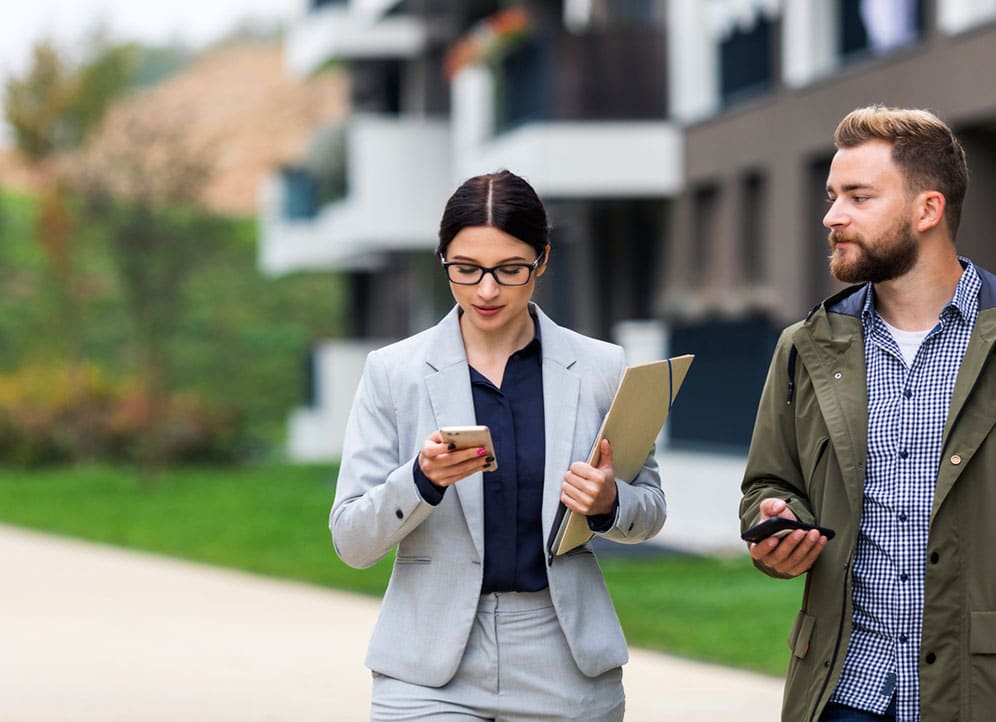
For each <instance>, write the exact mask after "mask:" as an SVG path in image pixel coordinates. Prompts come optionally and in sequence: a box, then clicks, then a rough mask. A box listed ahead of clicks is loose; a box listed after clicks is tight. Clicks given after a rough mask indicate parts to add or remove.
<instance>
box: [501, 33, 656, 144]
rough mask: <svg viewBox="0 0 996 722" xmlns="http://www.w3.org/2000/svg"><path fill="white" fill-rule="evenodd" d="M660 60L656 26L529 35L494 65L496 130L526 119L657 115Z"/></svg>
mask: <svg viewBox="0 0 996 722" xmlns="http://www.w3.org/2000/svg"><path fill="white" fill-rule="evenodd" d="M666 63H667V61H666V48H665V40H664V33H663V31H660V30H654V29H647V28H638V27H617V28H613V29H612V30H611V31H594V32H590V33H585V34H582V35H574V34H569V33H563V32H557V33H541V34H538V35H535V36H533V37H531V38H529V39H527V40H525V41H523V42H522V43H521V44H520V45H518V46H517V47H516V48H515V49H513V50H512V51H510V52H509V53H508V54H507V55H506V56H505V57H503V58H502V59H501V61H500V62H499V64H498V67H497V72H496V78H495V81H496V103H495V106H496V124H495V125H496V128H497V130H498V131H499V132H500V131H505V130H508V129H510V128H513V127H515V126H518V125H521V124H523V123H527V122H531V121H557V120H663V119H664V118H666V117H667V113H668V107H667V65H666Z"/></svg>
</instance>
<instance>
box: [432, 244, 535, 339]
mask: <svg viewBox="0 0 996 722" xmlns="http://www.w3.org/2000/svg"><path fill="white" fill-rule="evenodd" d="M547 249H548V250H547V256H549V246H547ZM536 255H537V254H536V250H535V249H534V248H533V247H532V246H530V245H529V244H528V243H525V242H523V241H520V240H519V239H518V238H516V237H515V236H511V235H509V234H508V233H505V232H504V231H500V230H498V229H497V228H493V227H491V226H470V227H467V228H464V229H463V230H461V231H460V232H459V233H457V234H456V235H455V236H454V237H453V240H452V241H450V244H449V246H447V248H446V255H445V259H444V260H446V261H448V262H453V261H457V262H461V263H467V264H474V265H477V266H483V267H485V268H493V267H494V266H500V265H503V264H506V263H532V262H533V261H535V260H536ZM546 264H547V258H546V257H545V258H544V259H543V262H542V263H540V265H538V266H537V267H536V270H535V271H534V272H533V273H532V275H531V276H530V278H529V281H528V282H526V283H525V284H524V285H522V286H507V285H502V284H499V283H498V282H497V281H496V280H495V276H494V274H491V273H485V274H484V277H483V278H481V280H480V282H478V283H476V284H474V285H472V286H464V285H460V284H457V283H453V282H450V291H452V293H453V298H454V299H456V302H457V304H459V306H460V308H461V309H462V310H463V322H464V323H469V324H471V325H472V326H473V327H474V328H476V329H478V330H479V331H481V332H483V333H500V332H502V331H504V330H507V329H510V328H514V327H515V324H517V323H521V322H522V319H523V317H524V315H525V314H527V313H528V310H527V307H528V304H529V300H530V299H531V298H532V295H533V289H534V288H535V287H536V278H537V276H542V275H543V273H544V272H545V271H546ZM495 273H497V274H498V275H499V276H501V275H502V273H501V271H495Z"/></svg>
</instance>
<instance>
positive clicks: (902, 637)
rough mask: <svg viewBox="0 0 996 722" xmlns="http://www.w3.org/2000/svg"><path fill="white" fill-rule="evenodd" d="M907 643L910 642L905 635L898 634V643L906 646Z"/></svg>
mask: <svg viewBox="0 0 996 722" xmlns="http://www.w3.org/2000/svg"><path fill="white" fill-rule="evenodd" d="M908 641H910V638H909V637H907V636H906V635H905V634H900V635H899V643H900V644H906V643H907V642H908Z"/></svg>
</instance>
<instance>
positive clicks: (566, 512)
mask: <svg viewBox="0 0 996 722" xmlns="http://www.w3.org/2000/svg"><path fill="white" fill-rule="evenodd" d="M694 358H695V356H693V355H692V354H686V355H684V356H675V357H674V358H669V359H664V360H663V361H651V362H650V363H644V364H637V365H635V366H629V367H627V368H626V370H625V372H624V373H623V377H622V381H621V382H620V383H619V388H618V389H616V395H615V397H614V398H613V400H612V405H611V406H610V407H609V413H607V414H606V415H605V419H603V420H602V427H601V428H600V429H599V431H598V434H597V435H596V436H595V441H594V442H593V443H592V446H591V452H590V453H589V455H588V463H589V464H591V465H592V466H598V459H599V455H600V452H599V447H600V444H601V441H602V439H608V440H609V443H610V444H611V445H612V464H613V467H614V469H615V474H616V478H617V479H621V480H622V481H625V482H626V483H629V482H632V481H633V479H635V478H636V476H637V475H638V474H639V473H640V470H641V469H643V463H644V462H645V461H646V460H647V454H649V453H650V451H651V450H652V449H653V448H654V444H655V442H656V441H657V437H658V435H659V434H660V432H661V429H662V428H663V427H664V422H665V421H666V420H667V415H668V412H669V411H670V410H671V405H672V404H673V403H674V397H675V396H677V395H678V389H680V388H681V383H682V382H683V381H684V380H685V375H686V374H687V373H688V367H689V366H691V365H692V360H693V359H694ZM592 536H593V532H592V531H591V530H590V529H589V528H588V519H587V517H585V516H584V515H582V514H576V513H574V512H573V511H571V510H570V509H568V508H567V507H566V506H564V504H563V503H561V504H560V508H559V509H558V510H557V517H556V520H555V521H554V524H553V529H552V530H551V531H550V538H549V540H548V542H547V552H548V556H549V561H551V562H552V561H553V557H554V556H556V555H560V554H564V553H565V552H568V551H570V550H571V549H574V548H575V547H578V546H581V545H582V544H584V543H585V542H587V541H588V540H589V539H591V537H592Z"/></svg>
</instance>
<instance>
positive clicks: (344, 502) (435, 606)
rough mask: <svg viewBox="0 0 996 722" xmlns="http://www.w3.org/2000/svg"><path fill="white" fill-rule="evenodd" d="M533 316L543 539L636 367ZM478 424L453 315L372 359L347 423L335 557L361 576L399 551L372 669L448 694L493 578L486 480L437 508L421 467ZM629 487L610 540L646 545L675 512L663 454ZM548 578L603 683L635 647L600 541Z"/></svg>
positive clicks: (577, 650) (612, 349) (581, 653)
mask: <svg viewBox="0 0 996 722" xmlns="http://www.w3.org/2000/svg"><path fill="white" fill-rule="evenodd" d="M533 311H534V312H535V314H536V317H537V318H538V319H539V325H540V333H541V338H542V351H543V406H544V414H545V423H546V466H545V477H544V478H545V481H544V493H543V509H542V520H543V528H544V539H545V538H546V535H548V534H549V531H550V528H551V527H552V526H553V522H554V516H555V515H556V512H557V507H558V503H559V500H560V487H561V483H562V482H563V477H564V473H565V472H566V471H567V468H568V467H569V466H570V464H571V462H573V461H577V460H584V459H586V458H587V456H588V452H589V450H590V447H591V443H592V441H593V440H594V438H595V435H596V433H597V432H598V428H599V426H600V424H601V421H602V417H603V416H604V415H605V413H606V412H607V411H608V409H609V405H610V404H611V402H612V397H613V395H614V394H615V390H616V387H617V386H618V384H619V380H620V378H621V375H622V372H623V369H624V367H625V361H624V356H623V351H622V349H621V348H620V347H618V346H614V345H612V344H608V343H605V342H603V341H597V340H594V339H590V338H587V337H585V336H582V335H580V334H577V333H574V332H573V331H570V330H568V329H565V328H562V327H561V326H558V325H557V324H555V323H554V322H553V321H551V320H550V319H549V318H548V317H547V316H546V315H545V314H543V312H542V311H540V310H539V309H538V308H536V307H535V306H533ZM474 423H475V416H474V402H473V397H472V394H471V386H470V373H469V369H468V365H467V355H466V352H465V351H464V347H463V339H462V336H461V334H460V324H459V316H458V311H457V308H456V307H454V309H453V310H452V311H451V312H450V313H449V314H448V315H447V316H446V317H445V318H443V320H442V321H440V322H439V324H438V325H436V326H434V327H432V328H430V329H428V330H426V331H423V332H421V333H419V334H417V335H415V336H412V337H410V338H407V339H405V340H403V341H399V342H397V343H394V344H392V345H390V346H386V347H385V348H382V349H378V350H377V351H374V352H373V353H371V354H370V355H369V357H368V358H367V363H366V366H365V368H364V371H363V376H362V379H361V380H360V384H359V387H358V388H357V390H356V398H355V400H354V402H353V408H352V411H351V412H350V416H349V421H348V423H347V425H346V437H345V442H344V450H343V459H342V465H341V467H340V469H339V479H338V482H337V486H336V495H335V502H334V504H333V506H332V513H331V516H330V519H329V526H330V528H331V531H332V540H333V543H334V545H335V549H336V553H338V555H339V557H340V558H341V559H342V560H343V561H345V562H346V563H347V564H349V565H350V566H353V567H357V568H365V567H369V566H370V565H372V564H374V563H375V562H377V561H378V560H380V559H381V558H383V557H384V556H385V555H387V554H388V553H389V552H390V551H391V550H392V549H394V548H395V547H397V548H398V551H397V555H396V557H395V562H394V569H393V571H392V573H391V580H390V582H389V583H388V587H387V591H386V592H385V594H384V599H383V602H382V604H381V609H380V616H379V617H378V620H377V624H376V626H375V628H374V632H373V637H372V639H371V641H370V647H369V650H368V653H367V658H366V665H367V666H368V667H369V668H370V669H372V670H373V671H375V672H379V673H381V674H385V675H388V676H391V677H395V678H398V679H401V680H404V681H406V682H411V683H414V684H420V685H426V686H432V687H438V686H442V685H444V684H446V683H447V682H448V681H449V680H450V679H451V678H452V677H453V675H454V674H455V673H456V670H457V667H458V665H459V663H460V659H461V657H462V656H463V652H464V647H465V646H466V644H467V639H468V636H469V634H470V629H471V625H472V623H473V620H474V616H475V613H476V610H477V603H478V599H479V597H480V591H481V581H482V576H483V567H482V564H481V562H482V559H483V558H484V501H483V487H482V483H483V474H482V473H477V474H474V475H473V476H469V477H467V478H465V479H462V480H460V481H459V482H457V483H456V484H455V485H454V487H453V488H451V489H449V490H447V492H446V494H445V495H444V496H443V500H442V502H441V503H440V504H439V505H438V506H432V505H431V504H428V503H427V502H425V501H423V499H422V498H421V496H420V495H419V492H418V489H417V487H416V485H415V480H414V478H413V473H412V469H413V465H414V463H415V458H416V456H417V455H418V453H419V451H420V450H421V448H422V443H423V441H424V440H425V438H426V437H427V436H429V434H431V433H432V432H433V431H434V430H436V429H438V428H439V427H441V426H452V425H468V424H474ZM499 463H500V460H499ZM618 490H619V491H618V495H619V511H618V513H617V515H616V521H615V524H614V525H613V527H612V528H611V529H610V530H609V531H607V532H605V533H602V534H601V535H600V536H603V537H605V538H608V539H611V540H613V541H618V542H624V543H635V542H640V541H643V540H645V539H648V538H650V537H652V536H654V535H655V534H657V532H658V531H660V529H661V527H662V526H663V524H664V518H665V515H666V509H665V501H664V492H663V491H662V490H661V486H660V476H659V474H658V471H657V462H656V460H655V458H654V455H653V453H650V454H649V455H648V456H647V461H646V463H645V465H644V467H643V470H642V471H641V472H640V474H639V475H638V476H637V478H636V479H635V480H634V481H633V483H632V484H625V483H620V484H618ZM547 575H548V578H549V584H550V595H551V597H552V599H553V604H554V607H555V609H556V612H557V617H558V619H559V620H560V626H561V627H562V628H563V631H564V635H565V636H566V638H567V643H568V645H569V646H570V649H571V653H572V654H573V656H574V660H575V661H576V662H577V665H578V668H579V669H580V670H581V671H582V672H583V673H584V674H586V675H588V676H591V677H594V676H597V675H599V674H601V673H603V672H605V671H607V670H609V669H612V668H614V667H618V666H619V665H621V664H624V663H625V662H626V660H627V659H628V653H627V650H626V640H625V638H624V637H623V633H622V628H621V627H620V626H619V620H618V618H617V617H616V613H615V609H614V608H613V606H612V601H611V599H610V598H609V594H608V590H607V589H606V587H605V581H604V580H603V578H602V573H601V570H600V569H599V567H598V563H597V562H596V560H595V556H594V554H593V553H592V550H591V548H590V547H589V545H585V546H583V547H579V548H577V549H575V550H573V551H572V552H569V553H568V554H566V555H564V556H561V557H557V558H555V559H554V560H553V563H552V564H551V565H550V566H549V567H548V569H547ZM537 643H538V644H541V643H542V642H541V641H538V642H537Z"/></svg>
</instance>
